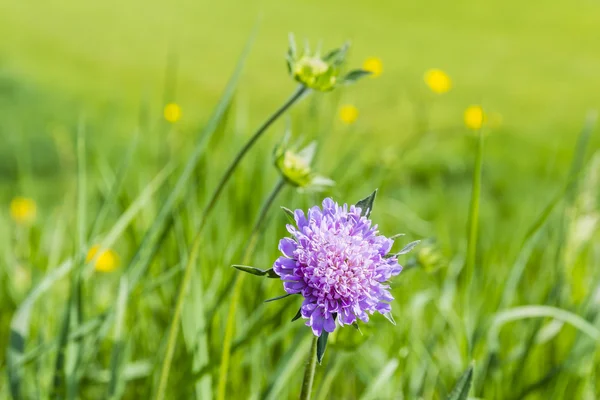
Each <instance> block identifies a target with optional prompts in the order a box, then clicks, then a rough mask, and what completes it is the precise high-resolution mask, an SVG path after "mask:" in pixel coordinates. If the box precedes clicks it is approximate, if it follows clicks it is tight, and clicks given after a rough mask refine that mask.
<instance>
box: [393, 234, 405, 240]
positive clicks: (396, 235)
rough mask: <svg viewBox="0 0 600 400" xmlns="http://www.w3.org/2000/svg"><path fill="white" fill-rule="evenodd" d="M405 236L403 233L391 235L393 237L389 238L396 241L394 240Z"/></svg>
mask: <svg viewBox="0 0 600 400" xmlns="http://www.w3.org/2000/svg"><path fill="white" fill-rule="evenodd" d="M405 235H406V234H405V233H396V234H395V235H393V236H390V239H392V240H396V239H398V238H399V237H402V236H405Z"/></svg>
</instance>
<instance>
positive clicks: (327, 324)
mask: <svg viewBox="0 0 600 400" xmlns="http://www.w3.org/2000/svg"><path fill="white" fill-rule="evenodd" d="M323 329H325V330H326V331H327V332H329V333H331V332H333V331H334V330H335V320H334V319H333V317H332V316H331V314H328V315H327V316H325V320H324V321H323Z"/></svg>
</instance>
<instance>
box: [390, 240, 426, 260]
mask: <svg viewBox="0 0 600 400" xmlns="http://www.w3.org/2000/svg"><path fill="white" fill-rule="evenodd" d="M419 243H421V241H420V240H415V241H414V242H410V243H409V244H407V245H406V246H404V247H403V248H402V250H400V251H399V252H397V253H396V255H397V256H400V255H402V254H406V253H408V252H409V251H411V250H412V249H414V248H415V246H416V245H418V244H419Z"/></svg>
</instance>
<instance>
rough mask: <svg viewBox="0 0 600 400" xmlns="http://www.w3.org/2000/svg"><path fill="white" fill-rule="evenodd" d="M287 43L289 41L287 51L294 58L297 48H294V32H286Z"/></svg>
mask: <svg viewBox="0 0 600 400" xmlns="http://www.w3.org/2000/svg"><path fill="white" fill-rule="evenodd" d="M288 43H289V50H288V53H289V55H290V56H292V57H293V58H295V57H296V54H297V53H298V50H297V49H296V37H295V36H294V34H293V33H292V32H290V33H288Z"/></svg>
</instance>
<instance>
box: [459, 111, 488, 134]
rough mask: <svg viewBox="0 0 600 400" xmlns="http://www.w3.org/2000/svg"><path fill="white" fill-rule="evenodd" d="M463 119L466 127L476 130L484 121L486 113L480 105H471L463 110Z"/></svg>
mask: <svg viewBox="0 0 600 400" xmlns="http://www.w3.org/2000/svg"><path fill="white" fill-rule="evenodd" d="M464 119H465V125H466V126H467V128H469V129H473V130H478V129H481V127H482V126H483V124H484V123H485V122H486V115H485V112H483V108H482V107H481V106H478V105H473V106H469V107H467V109H466V110H465V115H464Z"/></svg>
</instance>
